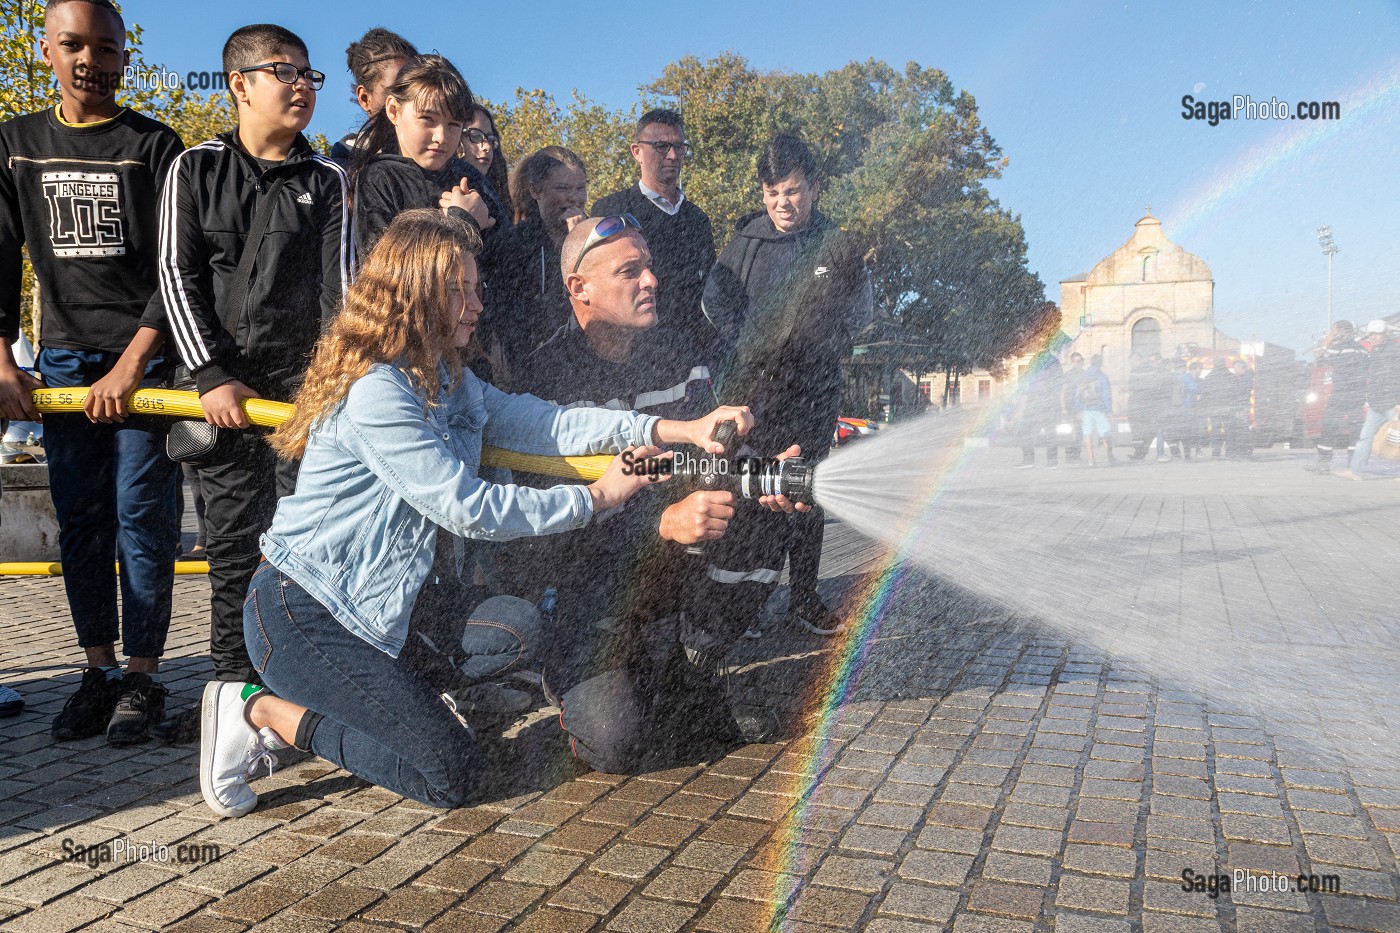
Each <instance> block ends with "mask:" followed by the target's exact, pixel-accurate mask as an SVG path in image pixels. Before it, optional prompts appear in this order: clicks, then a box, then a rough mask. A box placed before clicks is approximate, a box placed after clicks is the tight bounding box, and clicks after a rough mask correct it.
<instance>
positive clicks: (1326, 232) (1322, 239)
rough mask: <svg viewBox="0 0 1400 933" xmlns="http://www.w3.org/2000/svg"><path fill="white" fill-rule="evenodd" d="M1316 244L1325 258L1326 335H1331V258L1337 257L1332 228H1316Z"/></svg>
mask: <svg viewBox="0 0 1400 933" xmlns="http://www.w3.org/2000/svg"><path fill="white" fill-rule="evenodd" d="M1317 243H1318V245H1319V246H1321V247H1322V254H1323V255H1324V256H1326V257H1327V333H1329V334H1330V333H1332V257H1333V256H1335V255H1337V251H1338V247H1337V243H1336V241H1335V240H1333V239H1332V227H1331V226H1330V225H1328V224H1323V225H1322V226H1321V227H1318V228H1317Z"/></svg>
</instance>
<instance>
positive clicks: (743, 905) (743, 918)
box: [694, 898, 773, 933]
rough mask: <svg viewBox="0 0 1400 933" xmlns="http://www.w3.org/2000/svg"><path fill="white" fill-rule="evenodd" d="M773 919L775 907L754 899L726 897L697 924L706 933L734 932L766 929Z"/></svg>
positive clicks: (711, 908)
mask: <svg viewBox="0 0 1400 933" xmlns="http://www.w3.org/2000/svg"><path fill="white" fill-rule="evenodd" d="M772 920H773V909H772V908H771V907H768V906H766V905H764V904H759V903H756V902H753V901H736V900H733V899H731V898H724V899H722V900H720V901H717V902H715V903H714V904H713V905H711V906H710V908H709V909H708V910H707V911H705V913H704V914H703V915H702V916H701V917H700V919H699V920H698V921H697V922H696V924H695V927H694V928H695V929H696V930H703V931H706V933H734V931H736V930H762V929H766V928H767V926H768V924H769V923H771V922H772Z"/></svg>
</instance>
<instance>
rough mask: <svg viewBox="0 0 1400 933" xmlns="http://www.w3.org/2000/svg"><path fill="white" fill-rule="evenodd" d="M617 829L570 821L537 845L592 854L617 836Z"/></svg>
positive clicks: (562, 850)
mask: <svg viewBox="0 0 1400 933" xmlns="http://www.w3.org/2000/svg"><path fill="white" fill-rule="evenodd" d="M617 832H618V831H617V830H616V829H613V828H612V827H610V826H597V825H594V824H591V823H583V822H577V823H570V824H568V825H567V826H562V827H560V828H559V829H556V830H555V831H554V832H552V833H550V834H549V835H548V836H546V837H544V838H543V839H541V840H540V841H539V842H538V843H537V845H538V846H539V847H540V848H542V849H558V850H559V851H561V852H572V853H575V854H580V855H592V854H593V853H595V852H599V851H601V850H602V848H603V846H605V845H607V844H608V843H609V842H611V841H612V840H613V839H614V838H615V837H616V836H617Z"/></svg>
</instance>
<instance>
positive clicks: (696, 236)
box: [593, 110, 715, 357]
mask: <svg viewBox="0 0 1400 933" xmlns="http://www.w3.org/2000/svg"><path fill="white" fill-rule="evenodd" d="M690 154H691V152H690V144H689V143H687V142H686V139H685V124H684V123H682V122H681V115H680V114H678V113H676V112H675V111H674V110H650V111H647V112H646V113H644V114H642V118H641V119H640V120H638V121H637V135H636V138H635V139H634V141H633V142H632V158H634V159H636V160H637V164H638V165H640V166H641V168H642V180H641V181H640V182H638V183H637V184H636V185H635V186H633V187H630V188H625V189H623V190H622V191H617V192H614V193H613V194H610V195H607V196H606V197H602V198H599V199H598V201H597V203H595V204H594V205H593V216H594V217H610V216H621V215H623V214H630V215H632V216H633V217H635V218H637V221H638V223H640V224H641V226H642V231H643V233H644V234H645V236H646V239H647V245H648V246H649V247H650V248H651V263H652V271H653V272H654V273H655V275H656V281H657V284H658V287H657V293H656V302H657V309H656V313H657V317H659V318H660V320H661V326H662V327H664V328H666V329H667V330H668V331H669V332H670V334H671V342H672V343H673V344H676V343H678V342H679V341H685V342H687V343H688V344H689V346H685V345H680V346H675V349H676V351H677V352H679V353H681V355H683V356H686V357H689V356H690V355H691V354H690V352H689V351H690V350H691V349H692V348H693V350H694V351H695V352H697V353H699V354H700V356H701V357H708V356H709V355H710V353H711V352H712V350H713V345H714V338H715V332H714V328H713V327H711V326H710V324H709V322H708V321H706V320H705V316H704V315H703V314H702V313H701V312H700V295H701V292H703V291H704V288H705V276H707V275H708V274H709V272H710V267H711V266H713V265H714V263H715V237H714V232H713V230H712V228H711V226H710V218H709V216H708V215H706V213H705V212H704V211H702V210H701V209H700V208H698V207H696V206H695V202H694V201H691V200H688V199H687V198H686V196H685V192H683V191H682V190H681V168H682V166H683V165H684V164H685V160H686V159H688V158H689V157H690Z"/></svg>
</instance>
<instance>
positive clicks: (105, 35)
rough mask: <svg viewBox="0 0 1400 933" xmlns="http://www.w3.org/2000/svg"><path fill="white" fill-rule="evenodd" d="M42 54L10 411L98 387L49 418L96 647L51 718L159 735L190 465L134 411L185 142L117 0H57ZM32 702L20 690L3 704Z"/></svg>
mask: <svg viewBox="0 0 1400 933" xmlns="http://www.w3.org/2000/svg"><path fill="white" fill-rule="evenodd" d="M40 51H41V54H42V55H43V58H44V61H45V63H46V64H48V65H49V67H51V68H52V69H53V73H54V77H55V78H57V80H58V86H59V100H58V102H57V103H56V104H53V105H51V106H46V107H45V108H44V109H42V110H40V111H39V112H37V113H32V114H28V115H26V116H20V117H16V118H15V119H12V120H9V121H7V122H5V123H4V124H3V125H0V419H6V418H9V419H15V420H27V421H38V420H39V414H38V412H37V411H36V410H35V409H34V405H33V400H32V398H31V397H30V392H31V391H32V390H34V389H37V388H41V387H42V386H43V385H44V384H47V386H49V387H50V388H75V387H88V388H89V394H88V396H87V399H86V402H85V404H84V409H83V412H82V413H76V412H75V413H69V414H50V415H49V416H47V417H46V418H44V427H45V435H46V436H45V438H44V441H45V447H46V450H47V453H48V462H49V491H50V494H51V495H52V496H53V501H54V509H55V512H56V513H57V517H58V523H59V553H60V556H61V559H62V562H63V569H64V577H63V581H64V584H65V588H66V590H67V594H68V606H69V610H70V612H71V613H72V617H73V625H74V627H75V629H76V630H77V636H78V645H79V647H81V648H82V649H83V651H84V653H85V655H86V663H85V665H84V670H83V675H82V681H81V684H80V686H79V687H78V689H77V691H76V692H75V693H74V694H73V695H72V696H70V697H69V699H68V702H67V703H66V704H65V705H64V707H63V710H62V711H61V712H60V713H59V714H58V716H57V718H56V719H55V720H54V722H53V726H52V729H53V734H54V736H55V737H56V738H57V739H59V740H61V741H68V740H76V739H84V738H88V737H89V736H94V735H99V734H102V733H104V732H105V733H106V735H107V740H108V741H109V742H111V743H112V744H114V745H127V744H131V743H133V742H139V741H141V740H143V739H145V738H146V737H147V735H148V727H149V725H150V724H152V723H153V722H155V721H158V719H159V717H160V716H161V714H162V711H163V709H164V698H165V694H166V691H165V688H164V687H162V686H161V685H160V684H159V683H158V682H157V681H156V679H155V675H156V673H157V670H158V667H159V662H160V656H161V654H162V653H163V652H164V650H165V637H166V632H167V630H168V629H169V627H170V592H171V581H172V577H173V573H174V557H175V553H176V545H177V534H178V525H177V523H176V519H175V491H176V477H177V470H176V467H175V465H174V464H173V463H171V462H170V460H169V459H168V458H166V456H165V452H164V449H163V448H164V443H165V432H166V430H167V424H166V423H165V422H163V421H161V420H158V419H152V418H149V417H142V416H132V417H128V411H127V406H126V399H127V396H128V395H130V394H131V392H132V390H134V389H136V388H137V387H139V386H142V385H147V386H150V385H156V384H159V383H160V382H162V381H163V380H164V378H165V377H166V375H167V374H168V371H169V364H168V363H167V362H166V360H165V359H164V358H163V356H162V354H161V352H160V351H161V343H162V338H161V332H160V329H159V327H160V325H159V321H158V320H154V319H149V320H148V319H147V317H146V316H145V313H146V309H147V302H148V301H149V299H150V297H151V293H152V292H153V291H155V288H156V229H157V219H156V218H157V215H156V198H157V192H158V191H159V188H160V185H161V181H162V179H163V178H164V177H165V175H166V173H167V172H168V170H169V168H170V166H171V164H172V163H173V161H174V160H175V158H176V156H177V155H178V153H179V152H180V150H181V149H183V148H184V146H183V144H182V143H181V142H180V138H179V137H178V136H177V135H176V134H175V131H174V130H172V129H170V127H168V126H166V125H165V124H163V123H158V122H156V121H155V120H151V119H149V118H147V117H144V116H141V115H140V114H137V113H134V112H132V111H131V110H129V109H127V108H125V107H123V106H121V105H119V104H118V103H117V91H118V90H119V89H120V87H121V82H122V77H123V70H124V68H125V66H126V65H127V64H128V62H129V60H130V53H129V52H128V51H127V50H126V27H125V24H124V23H123V22H122V18H121V15H120V14H119V13H118V12H117V9H116V7H115V6H114V5H113V4H112V3H111V2H110V0H49V2H48V3H47V4H46V5H45V9H44V32H43V36H42V38H41V39H40ZM26 245H27V246H28V248H29V258H30V261H31V262H32V264H33V267H34V274H35V278H36V280H37V282H38V285H39V292H40V295H41V296H42V301H43V305H42V308H41V310H40V312H39V321H38V322H37V323H39V324H40V325H41V326H40V328H39V330H40V350H39V355H38V359H37V361H36V367H37V370H38V373H39V375H41V376H42V377H43V379H44V383H40V382H39V380H38V379H36V378H35V377H34V376H33V375H31V374H30V373H28V372H26V371H24V370H21V369H19V368H18V367H17V366H16V365H15V360H14V358H13V356H12V355H11V350H10V344H11V343H12V342H13V341H14V340H15V338H16V337H17V336H18V334H19V325H20V307H21V301H20V291H21V284H20V275H21V272H20V270H21V261H20V257H21V249H22V248H23V247H24V246H26ZM118 552H120V555H121V571H120V576H118V575H116V574H114V573H113V571H112V564H113V562H114V561H115V560H116V559H117V555H118ZM119 587H120V591H121V614H120V616H119V615H118V611H117V593H118V588H119ZM119 629H120V632H119ZM118 634H120V636H121V640H122V648H123V651H124V653H125V654H126V655H127V666H126V671H125V674H123V671H122V668H121V666H120V664H119V663H118V660H117V654H116V641H117V637H118ZM4 699H5V698H4V697H3V696H0V701H3V700H4ZM22 705H23V704H22V703H20V702H19V698H18V697H17V696H14V695H13V694H11V695H10V698H9V699H8V702H0V707H3V709H0V714H3V713H4V712H11V713H17V712H19V708H20V707H21V706H22Z"/></svg>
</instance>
